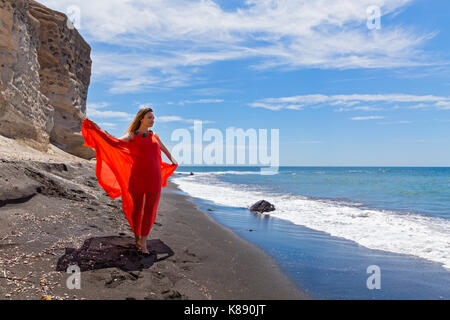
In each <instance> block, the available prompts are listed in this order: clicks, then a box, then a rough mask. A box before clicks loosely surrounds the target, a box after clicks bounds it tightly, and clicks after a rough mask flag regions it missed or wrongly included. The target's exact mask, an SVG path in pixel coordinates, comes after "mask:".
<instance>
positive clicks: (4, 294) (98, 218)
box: [0, 158, 308, 300]
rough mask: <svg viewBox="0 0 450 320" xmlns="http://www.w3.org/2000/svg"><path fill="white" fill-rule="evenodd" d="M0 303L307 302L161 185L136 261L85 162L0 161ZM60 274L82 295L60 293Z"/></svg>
mask: <svg viewBox="0 0 450 320" xmlns="http://www.w3.org/2000/svg"><path fill="white" fill-rule="evenodd" d="M0 182H1V183H0V186H1V187H0V196H1V198H0V299H11V300H17V299H30V300H34V299H42V298H43V297H48V298H50V299H88V300H90V299H120V300H123V299H166V300H169V299H200V300H208V299H213V300H214V299H248V300H254V299H308V297H307V296H306V295H305V294H304V293H302V292H300V291H299V290H298V288H297V287H296V286H295V285H294V284H293V283H292V282H291V280H290V279H289V278H287V276H286V275H284V274H283V273H282V272H281V271H280V269H279V268H278V266H277V265H276V264H275V262H274V260H273V259H272V258H270V257H269V256H268V255H267V254H265V253H264V252H263V251H262V250H260V249H259V248H257V247H255V246H254V245H252V244H250V243H248V242H246V241H244V240H243V239H241V238H239V237H238V236H237V235H235V234H234V233H233V232H231V231H230V230H228V229H226V228H224V227H222V226H220V225H218V224H217V223H216V222H215V221H213V220H212V219H211V218H210V217H208V215H206V214H205V213H203V212H201V211H199V210H198V209H197V208H196V206H195V205H194V204H193V203H192V202H191V201H189V200H188V198H186V197H185V196H184V195H183V194H181V193H180V192H179V190H178V189H177V188H176V186H175V184H173V183H172V182H170V180H169V182H168V187H167V188H163V192H162V195H161V201H160V204H159V208H158V216H157V218H156V223H155V225H154V227H153V229H152V232H151V234H150V237H149V242H148V244H149V247H150V249H151V250H153V251H154V252H153V254H152V255H150V256H147V257H146V256H142V255H138V254H137V252H136V250H135V249H134V236H133V234H132V232H131V230H130V228H129V226H128V223H127V221H126V220H125V217H124V215H123V213H122V208H121V200H120V197H119V198H117V199H111V198H109V197H108V196H107V194H106V193H105V192H104V190H103V189H101V188H100V187H99V186H98V184H97V181H96V177H95V160H94V161H83V160H81V161H68V160H66V161H64V162H61V161H59V162H58V161H24V160H14V159H5V158H3V159H1V161H0ZM69 265H78V266H79V267H80V269H81V271H82V272H81V276H80V280H81V282H80V285H81V289H68V288H67V284H66V281H67V279H68V277H69V276H70V275H69V274H68V273H66V270H67V267H68V266H69Z"/></svg>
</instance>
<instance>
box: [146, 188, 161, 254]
mask: <svg viewBox="0 0 450 320" xmlns="http://www.w3.org/2000/svg"><path fill="white" fill-rule="evenodd" d="M160 196H161V191H159V192H146V193H145V201H144V216H143V217H142V224H141V235H142V237H141V241H142V242H141V245H142V246H143V250H142V252H144V253H148V249H147V238H148V235H149V233H150V230H151V229H152V227H153V224H154V223H155V220H156V212H157V209H158V204H159V199H160Z"/></svg>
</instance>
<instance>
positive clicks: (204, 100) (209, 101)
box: [178, 99, 224, 106]
mask: <svg viewBox="0 0 450 320" xmlns="http://www.w3.org/2000/svg"><path fill="white" fill-rule="evenodd" d="M222 102H224V100H223V99H198V100H183V101H180V102H178V104H179V105H182V106H183V105H185V104H205V103H207V104H209V103H222Z"/></svg>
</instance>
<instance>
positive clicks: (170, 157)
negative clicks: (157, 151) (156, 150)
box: [155, 134, 178, 164]
mask: <svg viewBox="0 0 450 320" xmlns="http://www.w3.org/2000/svg"><path fill="white" fill-rule="evenodd" d="M155 136H156V138H157V139H158V142H159V146H160V148H161V150H162V151H163V152H164V154H165V155H166V156H167V158H168V159H169V160H170V161H172V163H173V164H178V162H177V161H176V160H175V159H174V158H173V157H172V155H171V154H170V151H169V150H168V149H167V148H166V146H165V145H164V143H162V141H161V140H160V139H159V137H158V135H157V134H155Z"/></svg>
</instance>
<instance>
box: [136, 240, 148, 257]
mask: <svg viewBox="0 0 450 320" xmlns="http://www.w3.org/2000/svg"><path fill="white" fill-rule="evenodd" d="M138 243H139V248H138V250H139V251H140V252H142V253H145V254H149V253H150V252H149V251H148V249H147V238H146V237H140V238H139V240H138Z"/></svg>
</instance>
